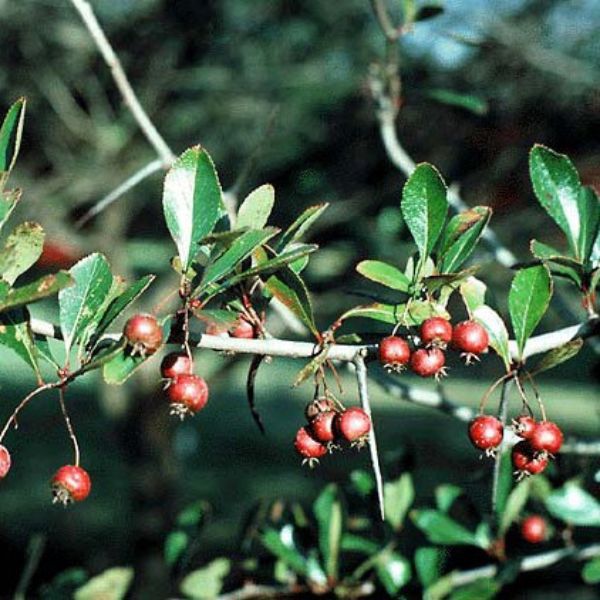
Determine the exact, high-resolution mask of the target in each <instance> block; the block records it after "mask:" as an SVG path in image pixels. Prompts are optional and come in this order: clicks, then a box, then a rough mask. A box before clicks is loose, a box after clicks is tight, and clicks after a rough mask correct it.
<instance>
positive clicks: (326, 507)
mask: <svg viewBox="0 0 600 600" xmlns="http://www.w3.org/2000/svg"><path fill="white" fill-rule="evenodd" d="M313 511H314V513H315V517H316V518H317V523H318V525H319V549H320V551H321V555H322V556H323V560H324V564H325V572H326V573H327V575H328V576H329V577H331V578H332V579H334V580H335V579H337V576H338V568H339V556H340V543H341V540H342V533H343V528H344V515H343V511H342V504H341V502H340V498H339V493H338V489H337V486H336V485H335V484H333V483H331V484H329V485H328V486H327V487H326V488H325V489H324V490H323V491H322V492H321V493H320V494H319V497H318V498H317V499H316V501H315V503H314V505H313Z"/></svg>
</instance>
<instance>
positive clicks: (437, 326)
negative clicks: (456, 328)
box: [420, 317, 452, 348]
mask: <svg viewBox="0 0 600 600" xmlns="http://www.w3.org/2000/svg"><path fill="white" fill-rule="evenodd" d="M420 337H421V342H423V345H425V346H427V347H432V346H437V347H438V348H445V347H446V346H447V345H448V344H449V343H450V341H451V340H452V325H451V324H450V322H449V321H448V320H447V319H444V318H443V317H431V318H430V319H426V320H425V321H423V323H421V331H420Z"/></svg>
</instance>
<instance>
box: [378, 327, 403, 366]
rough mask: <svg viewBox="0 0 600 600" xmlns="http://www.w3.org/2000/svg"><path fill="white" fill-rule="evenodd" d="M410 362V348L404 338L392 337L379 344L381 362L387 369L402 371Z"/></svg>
mask: <svg viewBox="0 0 600 600" xmlns="http://www.w3.org/2000/svg"><path fill="white" fill-rule="evenodd" d="M409 360H410V347H409V345H408V343H407V341H406V340H405V339H404V338H401V337H399V336H397V335H390V336H388V337H386V338H383V339H382V340H381V341H380V342H379V362H380V363H381V364H382V365H383V366H384V368H385V369H387V370H390V371H398V372H399V371H401V370H402V369H404V366H405V365H406V364H407V363H408V361H409Z"/></svg>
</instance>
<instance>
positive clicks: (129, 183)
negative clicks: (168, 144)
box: [75, 158, 163, 229]
mask: <svg viewBox="0 0 600 600" xmlns="http://www.w3.org/2000/svg"><path fill="white" fill-rule="evenodd" d="M162 168H163V161H162V159H160V158H159V159H156V160H153V161H152V162H150V163H148V164H147V165H145V166H143V167H142V168H141V169H139V170H138V171H136V172H135V173H134V174H133V175H131V177H128V178H127V179H126V180H125V181H124V182H123V183H122V184H121V185H119V186H118V187H116V188H115V189H114V190H113V191H112V192H110V193H108V194H106V196H104V198H102V199H101V200H98V202H96V204H94V206H92V207H91V208H90V209H89V210H88V211H87V212H86V213H85V214H84V215H83V216H82V217H81V218H79V219H78V220H77V222H76V223H75V228H77V229H79V228H80V227H83V226H84V225H85V224H86V223H87V222H88V221H90V220H91V219H93V218H94V217H95V216H96V215H99V214H100V213H101V212H102V211H103V210H104V209H105V208H108V207H109V206H110V205H111V204H112V203H113V202H116V201H117V200H118V199H119V198H120V197H121V196H123V195H125V194H126V193H127V192H128V191H129V190H132V189H133V188H134V187H135V186H136V185H138V184H140V183H141V182H142V181H144V180H145V179H147V178H148V177H150V175H153V174H154V173H156V172H157V171H160V169H162Z"/></svg>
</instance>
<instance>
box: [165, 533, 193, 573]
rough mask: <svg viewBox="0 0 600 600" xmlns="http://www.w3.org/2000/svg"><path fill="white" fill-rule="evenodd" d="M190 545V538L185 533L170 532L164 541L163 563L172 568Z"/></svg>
mask: <svg viewBox="0 0 600 600" xmlns="http://www.w3.org/2000/svg"><path fill="white" fill-rule="evenodd" d="M189 543H190V536H189V535H188V534H187V533H186V532H185V531H171V533H169V535H168V536H167V539H166V540H165V548H164V555H165V562H166V563H167V564H168V565H169V566H170V567H172V566H173V565H174V564H176V563H177V561H178V560H179V559H180V558H181V557H182V556H183V553H184V552H185V551H186V549H187V547H188V545H189Z"/></svg>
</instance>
